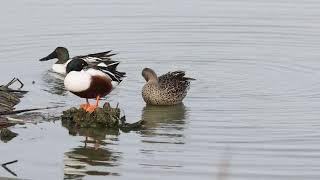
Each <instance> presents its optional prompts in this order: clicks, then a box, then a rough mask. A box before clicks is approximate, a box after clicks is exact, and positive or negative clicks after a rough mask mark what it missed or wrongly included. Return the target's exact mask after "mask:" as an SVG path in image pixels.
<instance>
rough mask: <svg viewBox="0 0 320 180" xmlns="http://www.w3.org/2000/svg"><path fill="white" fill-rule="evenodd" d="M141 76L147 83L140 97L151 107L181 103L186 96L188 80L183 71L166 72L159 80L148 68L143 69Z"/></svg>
mask: <svg viewBox="0 0 320 180" xmlns="http://www.w3.org/2000/svg"><path fill="white" fill-rule="evenodd" d="M142 76H143V77H144V79H145V80H146V81H147V83H146V84H145V85H144V86H143V88H142V97H143V100H144V101H145V102H146V103H147V104H151V105H174V104H179V103H181V102H182V100H183V99H184V97H185V96H186V95H187V91H188V89H189V86H190V80H195V79H193V78H189V77H184V76H185V72H184V71H174V72H168V73H166V74H164V75H162V76H160V77H159V78H158V77H157V74H156V73H155V72H154V71H153V70H152V69H150V68H144V69H143V71H142Z"/></svg>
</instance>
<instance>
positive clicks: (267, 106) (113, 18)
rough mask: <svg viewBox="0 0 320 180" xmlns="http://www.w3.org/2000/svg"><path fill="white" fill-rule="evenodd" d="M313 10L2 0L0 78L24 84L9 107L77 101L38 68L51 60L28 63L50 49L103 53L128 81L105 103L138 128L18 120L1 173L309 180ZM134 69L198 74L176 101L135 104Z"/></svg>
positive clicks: (313, 151)
mask: <svg viewBox="0 0 320 180" xmlns="http://www.w3.org/2000/svg"><path fill="white" fill-rule="evenodd" d="M319 9H320V2H319V1H315V0H292V1H287V0H269V1H254V0H242V1H236V0H201V1H194V0H193V1H192V0H189V1H182V0H170V1H169V0H162V1H155V0H151V1H147V0H134V1H128V0H123V1H115V0H111V1H98V0H90V1H89V0H77V1H76V0H70V1H62V0H57V1H40V0H12V1H6V2H2V3H1V6H0V23H1V28H0V32H1V33H0V74H1V76H0V82H2V83H1V84H5V83H6V82H8V81H9V80H10V79H12V78H13V77H14V76H15V77H19V78H20V79H21V80H22V81H23V82H24V83H25V87H24V89H25V90H29V91H30V92H29V93H28V94H27V95H26V96H25V97H24V99H23V100H22V102H21V103H20V104H19V105H18V107H17V108H19V109H22V108H30V107H42V106H54V105H61V106H63V107H62V108H59V109H55V110H48V111H43V113H44V114H47V113H49V115H50V116H51V115H54V116H59V115H60V114H61V112H62V111H63V110H65V109H67V108H69V107H72V106H78V105H79V104H80V103H82V102H83V101H84V100H82V99H80V98H78V97H76V96H74V95H72V94H70V93H68V92H66V91H65V90H64V87H63V82H62V80H61V77H60V78H59V77H57V75H56V74H54V73H51V72H49V71H48V70H49V69H51V65H52V63H54V61H52V62H39V61H38V59H39V58H41V57H44V56H46V55H48V54H49V53H50V52H52V51H53V50H54V48H56V47H57V46H65V47H67V48H68V49H69V51H70V54H71V56H76V55H84V54H88V53H93V52H100V51H105V50H109V49H112V50H114V52H116V53H119V54H118V55H116V56H114V59H115V60H119V61H121V64H120V66H119V70H121V71H125V72H127V76H128V77H127V78H126V79H125V80H124V81H123V82H122V83H121V85H120V86H119V87H118V88H117V89H115V90H114V91H113V92H112V93H111V94H110V96H108V97H107V99H106V100H107V101H109V102H111V104H112V105H115V104H117V103H118V102H119V104H120V107H121V108H122V110H123V111H124V112H125V114H126V117H127V120H128V121H129V122H135V121H137V120H140V119H144V120H146V121H147V124H146V127H147V128H146V129H145V130H142V131H137V132H130V133H123V132H112V131H111V132H110V131H109V130H97V129H96V130H92V129H86V130H80V131H74V130H72V129H68V127H66V126H65V125H63V124H62V123H61V121H60V120H59V119H57V120H56V121H49V122H48V121H42V122H40V123H37V124H31V123H28V124H26V125H20V126H15V127H14V128H12V130H13V131H15V132H17V133H19V136H18V137H16V138H15V139H13V140H12V141H9V142H7V143H3V142H1V143H0V157H1V158H0V159H1V161H2V162H7V161H11V160H15V159H17V160H18V163H16V164H12V165H11V166H10V167H11V169H12V170H13V171H14V172H16V173H17V174H18V177H19V178H28V179H62V178H65V179H105V178H106V176H108V178H109V179H139V180H140V179H178V178H183V179H219V180H220V179H237V180H238V179H246V180H248V179H254V180H256V179H319V178H320V171H319V170H320V161H319V158H320V139H319V137H320V132H319V126H320V121H319V117H320V112H319V108H320V93H319V91H320V84H319V77H320V73H319V71H318V70H319V69H320V63H319V59H320V53H319V47H320V31H319V28H320V11H319ZM144 67H151V68H154V69H155V70H156V72H157V73H158V74H163V73H166V72H168V71H172V70H178V69H180V70H185V71H186V72H187V75H188V76H190V77H193V78H196V79H197V80H196V81H194V82H192V84H191V89H190V91H189V94H188V96H187V97H186V99H185V101H184V104H182V105H178V106H174V107H158V108H156V107H146V106H145V103H144V102H143V100H142V98H141V88H142V86H143V84H144V80H143V78H142V77H141V70H142V69H143V68H144ZM32 81H34V82H35V83H34V84H33V83H32ZM44 119H46V118H44ZM0 176H4V177H12V175H11V174H9V173H8V172H7V171H5V170H4V169H0Z"/></svg>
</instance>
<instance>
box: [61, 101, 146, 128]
mask: <svg viewBox="0 0 320 180" xmlns="http://www.w3.org/2000/svg"><path fill="white" fill-rule="evenodd" d="M61 119H62V123H63V124H64V125H65V127H77V128H96V127H97V128H114V129H121V130H123V131H124V132H129V131H131V130H136V129H139V128H140V127H142V125H143V121H142V120H141V121H138V122H136V123H132V124H130V123H126V122H125V121H126V120H125V116H123V117H120V109H119V108H118V107H116V108H112V107H110V106H109V105H104V106H103V108H100V107H98V108H97V109H96V110H95V111H94V112H92V113H88V112H86V111H85V110H83V109H81V108H79V109H77V108H75V107H73V108H70V109H68V110H66V111H64V112H63V115H62V116H61Z"/></svg>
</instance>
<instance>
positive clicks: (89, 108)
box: [86, 96, 100, 113]
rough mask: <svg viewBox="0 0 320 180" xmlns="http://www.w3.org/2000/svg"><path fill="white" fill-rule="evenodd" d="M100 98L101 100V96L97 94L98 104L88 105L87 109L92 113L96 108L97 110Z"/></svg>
mask: <svg viewBox="0 0 320 180" xmlns="http://www.w3.org/2000/svg"><path fill="white" fill-rule="evenodd" d="M99 100H100V96H97V101H96V104H95V105H93V104H89V106H88V107H87V109H86V111H87V112H90V113H91V112H93V111H94V110H96V109H97V107H98V106H99Z"/></svg>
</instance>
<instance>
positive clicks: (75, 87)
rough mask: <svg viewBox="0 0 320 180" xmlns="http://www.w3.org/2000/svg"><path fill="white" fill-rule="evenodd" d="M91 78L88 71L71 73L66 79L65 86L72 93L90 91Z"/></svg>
mask: <svg viewBox="0 0 320 180" xmlns="http://www.w3.org/2000/svg"><path fill="white" fill-rule="evenodd" d="M90 84H91V76H90V74H89V73H87V72H86V71H83V70H82V71H71V72H69V73H68V74H67V76H66V77H65V79H64V86H65V88H66V89H67V90H69V91H72V92H82V91H85V90H87V89H89V87H90Z"/></svg>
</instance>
